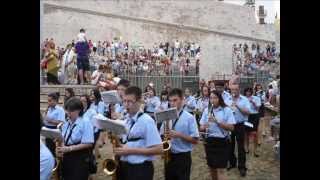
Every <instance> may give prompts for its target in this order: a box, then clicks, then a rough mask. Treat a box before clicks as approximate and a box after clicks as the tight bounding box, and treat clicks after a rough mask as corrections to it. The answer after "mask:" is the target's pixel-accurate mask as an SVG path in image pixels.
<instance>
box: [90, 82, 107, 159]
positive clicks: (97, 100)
mask: <svg viewBox="0 0 320 180" xmlns="http://www.w3.org/2000/svg"><path fill="white" fill-rule="evenodd" d="M90 101H91V104H90V109H93V110H95V112H96V113H97V114H102V115H104V114H105V112H106V111H107V108H106V104H105V103H104V102H103V101H102V97H101V94H100V91H99V90H98V89H97V88H95V89H93V90H92V91H91V93H90ZM95 137H98V140H97V142H98V143H95V147H94V149H95V150H94V151H95V152H96V154H95V155H96V157H100V154H99V149H98V147H99V146H100V147H102V145H104V144H105V139H106V135H105V134H104V133H103V130H102V129H95Z"/></svg>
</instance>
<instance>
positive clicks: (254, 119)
mask: <svg viewBox="0 0 320 180" xmlns="http://www.w3.org/2000/svg"><path fill="white" fill-rule="evenodd" d="M244 95H245V96H246V97H247V98H248V100H249V102H250V110H251V114H249V117H248V122H250V123H252V125H253V127H252V128H251V127H246V134H245V141H244V142H245V149H246V150H247V153H249V143H250V141H249V140H250V139H251V138H252V139H253V154H254V156H255V157H259V155H258V153H257V146H258V136H257V130H258V126H259V118H260V115H259V108H260V106H261V101H260V98H259V97H257V96H253V89H252V88H246V89H245V90H244Z"/></svg>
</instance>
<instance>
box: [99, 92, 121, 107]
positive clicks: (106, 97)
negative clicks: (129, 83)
mask: <svg viewBox="0 0 320 180" xmlns="http://www.w3.org/2000/svg"><path fill="white" fill-rule="evenodd" d="M101 96H102V99H103V102H104V103H106V104H118V103H120V102H121V98H120V96H119V94H118V92H117V91H116V90H112V91H104V92H102V93H101Z"/></svg>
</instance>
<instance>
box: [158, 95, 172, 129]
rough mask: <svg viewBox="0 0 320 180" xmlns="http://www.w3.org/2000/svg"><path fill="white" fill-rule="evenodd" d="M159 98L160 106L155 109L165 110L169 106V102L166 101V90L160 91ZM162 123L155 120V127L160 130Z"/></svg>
mask: <svg viewBox="0 0 320 180" xmlns="http://www.w3.org/2000/svg"><path fill="white" fill-rule="evenodd" d="M160 97H161V99H160V106H159V107H158V109H157V110H156V111H164V110H167V109H168V108H169V106H170V105H169V102H168V92H167V91H166V90H163V91H162V92H161V95H160ZM161 125H162V123H161V122H160V123H159V122H157V128H158V130H160V127H161Z"/></svg>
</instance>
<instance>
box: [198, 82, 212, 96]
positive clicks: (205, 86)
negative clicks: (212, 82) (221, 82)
mask: <svg viewBox="0 0 320 180" xmlns="http://www.w3.org/2000/svg"><path fill="white" fill-rule="evenodd" d="M203 88H208V95H209V96H210V87H209V86H207V85H206V84H205V85H203V86H202V87H201V92H200V94H201V96H203Z"/></svg>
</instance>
